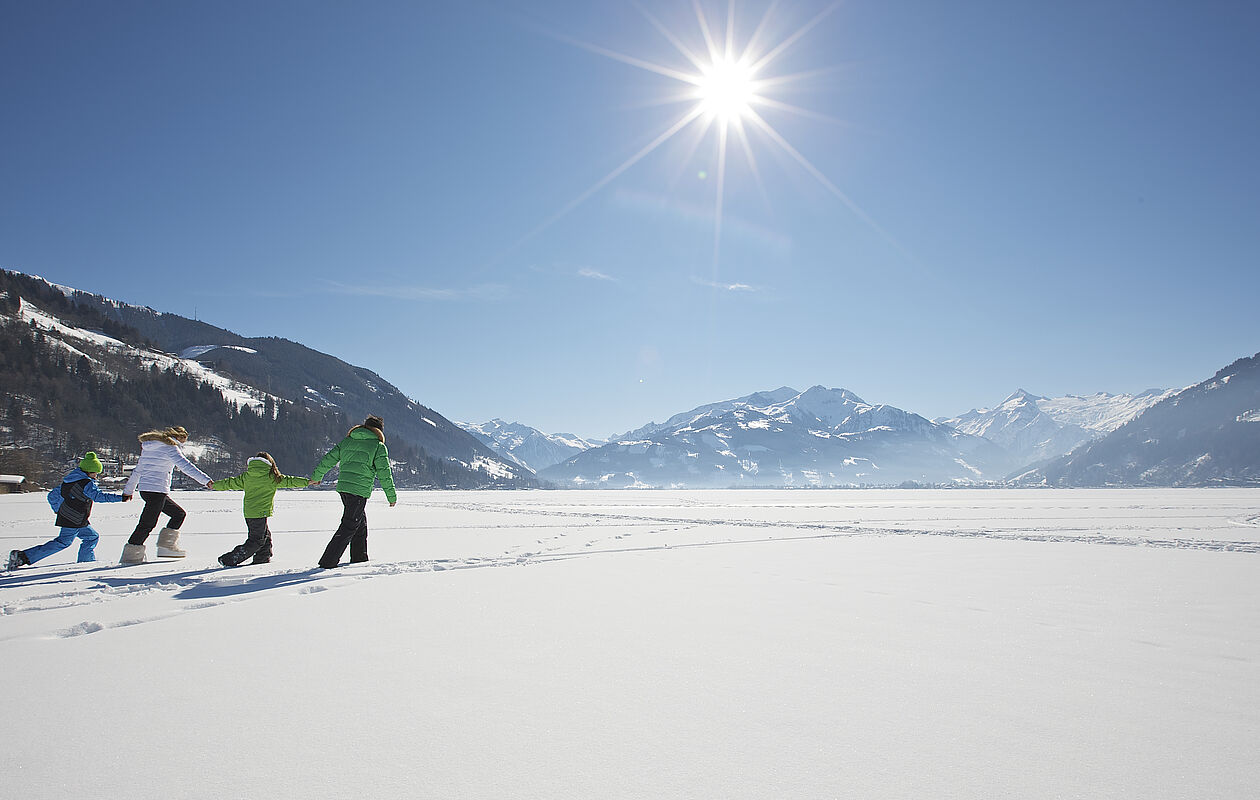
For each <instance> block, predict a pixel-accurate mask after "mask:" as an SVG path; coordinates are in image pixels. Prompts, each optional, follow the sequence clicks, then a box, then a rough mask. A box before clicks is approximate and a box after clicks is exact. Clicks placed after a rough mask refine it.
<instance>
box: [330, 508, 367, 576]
mask: <svg viewBox="0 0 1260 800" xmlns="http://www.w3.org/2000/svg"><path fill="white" fill-rule="evenodd" d="M338 494H340V495H341V505H342V507H343V508H342V512H341V524H340V525H338V526H337V532H336V533H334V534H333V536H332V539H330V540H329V542H328V547H326V548H324V555H322V556H320V559H319V565H320V566H321V567H323V568H324V569H332V568H333V567H335V566H337V562H338V561H341V554H342V553H344V552H346V545H347V544H348V545H350V563H351V564H357V563H359V562H360V561H367V560H368V553H367V534H368V527H367V511H366V509H367V501H368V499H367V498H366V497H359V496H358V495H357V494H350V493H349V492H338Z"/></svg>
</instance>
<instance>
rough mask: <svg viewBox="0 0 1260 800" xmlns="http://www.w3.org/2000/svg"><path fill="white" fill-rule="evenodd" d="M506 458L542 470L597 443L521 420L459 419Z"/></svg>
mask: <svg viewBox="0 0 1260 800" xmlns="http://www.w3.org/2000/svg"><path fill="white" fill-rule="evenodd" d="M455 424H456V425H458V426H460V427H461V428H463V429H464V430H466V431H468V432H469V433H471V434H472V435H473V436H476V437H477V438H478V439H480V440H481V441H482V442H484V443H485V444H486V445H488V446H489V447H490V449H492V450H494V451H495V452H496V453H498V454H499V455H501V456H503V457H504V458H507V459H511V460H512V461H513V462H515V463H517V464H520V465H521V466H523V467H525V468H526V469H529V470H530V471H532V472H539V471H540V470H544V469H546V468H547V467H550V466H552V465H554V464H559V463H560V462H561V461H564V460H565V459H566V458H569V457H571V456H574V455H576V454H578V453H581V452H584V451H586V450H589V449H591V448H592V447H594V446H595V445H594V444H592V443H591V442H588V441H586V440H585V439H583V438H581V437H579V436H574V435H573V434H571V433H544V432H543V431H540V430H538V429H537V428H531V427H530V426H528V425H523V424H521V423H519V422H504V421H503V420H501V419H498V418H495V419H492V420H490V421H489V422H480V423H470V422H456V423H455Z"/></svg>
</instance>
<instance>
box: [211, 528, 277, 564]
mask: <svg viewBox="0 0 1260 800" xmlns="http://www.w3.org/2000/svg"><path fill="white" fill-rule="evenodd" d="M245 528H246V529H247V530H248V531H249V535H248V536H247V537H246V538H245V543H244V544H238V545H237V546H236V547H234V548H232V549H231V550H229V551H228V552H226V553H224V554H223V555H221V556H219V560H220V561H222V562H223V563H224V564H226V565H227V566H229V567H235V566H236V565H237V564H244V563H245V559H247V558H249V557H250V556H253V557H254V563H255V564H266V563H267V562H268V561H270V560H271V529H270V528H268V527H267V518H266V517H255V518H252V519H251V518H248V517H247V518H246V519H245Z"/></svg>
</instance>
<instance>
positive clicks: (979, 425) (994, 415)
mask: <svg viewBox="0 0 1260 800" xmlns="http://www.w3.org/2000/svg"><path fill="white" fill-rule="evenodd" d="M1175 393H1176V392H1175V391H1174V390H1170V389H1149V390H1147V391H1145V392H1142V393H1141V394H1137V395H1129V394H1118V395H1113V394H1108V393H1106V392H1099V393H1097V394H1093V395H1088V396H1085V397H1078V396H1075V395H1067V396H1065V397H1055V398H1048V397H1039V396H1037V395H1034V394H1029V393H1028V392H1026V391H1024V390H1023V389H1019V390H1017V391H1016V392H1014V393H1013V394H1011V395H1010V396H1009V397H1007V398H1006V399H1005V400H1003V401H1002V402H1001V403H1000V404H998V405H997V406H996V407H994V408H981V409H972V410H971V411H968V412H967V413H966V414H960V415H958V416H956V417H950V418H944V419H938V420H936V421H937V422H939V423H941V424H944V425H949V426H951V427H954V428H956V429H958V430H960V431H962V432H963V433H968V434H971V435H973V436H983V437H984V438H986V439H988V440H989V441H991V442H994V443H995V444H998V445H1000V446H1002V447H1003V448H1005V449H1006V450H1007V451H1008V452H1009V453H1011V455H1012V457H1013V458H1014V459H1015V460H1016V461H1017V462H1018V463H1019V464H1033V463H1036V462H1040V461H1045V460H1048V459H1051V458H1056V457H1058V456H1061V455H1063V454H1065V453H1069V452H1071V451H1072V450H1074V449H1076V448H1077V447H1079V446H1081V445H1082V444H1084V443H1086V442H1088V441H1091V440H1093V439H1096V438H1098V437H1100V436H1102V435H1104V434H1106V433H1109V432H1111V431H1113V430H1115V429H1116V428H1118V427H1120V426H1121V425H1123V424H1124V423H1126V422H1128V421H1129V420H1131V419H1133V418H1134V417H1136V416H1138V415H1139V414H1141V413H1142V412H1143V411H1145V410H1146V409H1148V408H1150V407H1151V406H1153V405H1155V404H1156V403H1158V402H1159V401H1160V400H1162V399H1164V398H1165V397H1168V396H1170V395H1172V394H1175Z"/></svg>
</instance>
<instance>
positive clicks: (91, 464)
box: [79, 450, 105, 472]
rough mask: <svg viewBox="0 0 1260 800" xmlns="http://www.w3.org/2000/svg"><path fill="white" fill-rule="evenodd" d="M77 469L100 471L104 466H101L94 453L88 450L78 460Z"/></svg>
mask: <svg viewBox="0 0 1260 800" xmlns="http://www.w3.org/2000/svg"><path fill="white" fill-rule="evenodd" d="M79 469H81V470H83V471H84V472H102V471H103V470H104V469H105V468H104V467H102V466H101V460H100V459H99V458H97V457H96V453H93V452H92V451H91V450H89V451H88V454H87V455H85V456H84V457H83V460H82V461H80V462H79Z"/></svg>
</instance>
